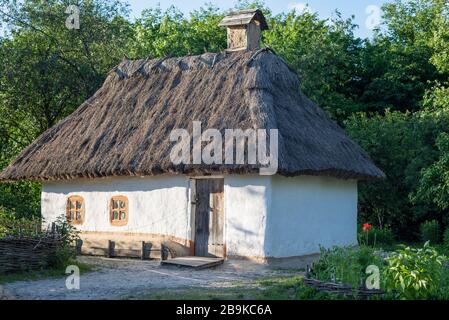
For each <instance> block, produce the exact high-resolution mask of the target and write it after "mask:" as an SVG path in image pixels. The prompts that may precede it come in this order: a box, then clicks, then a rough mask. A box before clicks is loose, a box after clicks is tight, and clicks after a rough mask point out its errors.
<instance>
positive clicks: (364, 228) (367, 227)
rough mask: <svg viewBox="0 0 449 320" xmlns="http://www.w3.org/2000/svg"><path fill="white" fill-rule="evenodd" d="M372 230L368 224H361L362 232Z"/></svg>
mask: <svg viewBox="0 0 449 320" xmlns="http://www.w3.org/2000/svg"><path fill="white" fill-rule="evenodd" d="M372 228H373V226H372V225H370V224H369V223H364V224H363V231H364V232H368V231H370V230H371V229H372Z"/></svg>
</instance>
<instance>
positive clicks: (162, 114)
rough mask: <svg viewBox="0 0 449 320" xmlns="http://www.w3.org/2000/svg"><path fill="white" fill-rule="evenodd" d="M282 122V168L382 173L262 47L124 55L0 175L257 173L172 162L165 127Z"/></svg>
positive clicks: (366, 175) (348, 175)
mask: <svg viewBox="0 0 449 320" xmlns="http://www.w3.org/2000/svg"><path fill="white" fill-rule="evenodd" d="M195 120H196V121H201V122H202V125H203V130H205V129H207V128H216V129H220V130H224V129H225V128H232V129H248V128H254V129H256V128H264V129H272V128H275V129H278V130H279V170H278V174H281V175H285V176H296V175H325V176H333V177H337V178H342V179H358V180H370V179H378V178H383V177H384V174H383V172H382V171H381V170H379V169H378V168H377V167H376V166H375V165H374V164H373V163H372V161H371V160H370V159H369V157H368V156H367V155H366V154H365V152H364V151H363V150H362V149H361V148H360V147H359V146H358V145H357V144H356V143H355V142H353V141H352V140H351V139H350V138H348V136H347V135H346V134H345V133H344V131H343V130H342V129H341V128H340V127H339V126H338V125H337V124H335V123H334V122H333V121H331V120H330V119H329V118H328V116H327V115H326V114H325V112H324V111H323V110H321V109H320V108H319V107H317V106H316V105H315V104H314V103H313V102H311V101H310V100H309V99H308V98H307V97H305V96H304V94H303V93H302V92H301V90H300V86H299V79H298V76H297V75H296V73H294V72H293V71H292V70H291V69H290V68H288V66H287V65H286V64H285V63H284V61H283V60H282V59H281V58H280V57H278V56H277V55H275V54H274V53H271V52H268V51H262V52H258V53H257V54H254V52H248V51H242V52H235V53H226V52H223V53H219V54H204V55H201V56H189V57H182V58H169V59H158V60H137V61H130V60H125V61H123V62H122V63H121V64H120V65H118V66H117V67H116V68H114V69H113V70H112V71H111V72H110V73H109V75H108V77H107V79H106V81H105V83H104V84H103V86H102V87H101V88H100V89H99V90H98V91H97V92H96V93H95V95H94V96H93V97H91V98H90V99H89V100H88V101H86V102H85V103H84V104H82V105H81V106H80V107H79V108H78V109H77V110H76V111H75V112H74V113H73V114H71V115H70V116H68V117H67V118H66V119H64V120H63V121H61V122H60V123H59V124H57V125H56V126H54V127H53V128H51V129H49V130H47V131H46V132H45V133H43V134H42V135H41V136H40V137H39V138H38V139H37V140H36V141H35V142H34V143H33V144H31V145H30V146H29V147H28V148H26V149H25V150H24V151H23V152H22V153H21V154H20V155H19V157H18V158H17V159H16V160H14V161H13V163H12V164H11V165H10V166H9V167H7V168H6V169H5V170H4V171H3V172H2V173H1V174H0V179H1V180H21V179H29V180H59V179H75V178H81V177H87V178H95V177H109V176H133V175H135V176H151V175H159V174H188V175H196V174H201V175H204V174H217V173H219V174H245V173H258V168H257V167H255V166H250V165H212V166H208V165H178V166H175V165H173V163H172V162H171V161H170V157H169V155H170V150H171V148H172V147H173V143H171V142H170V139H169V137H170V131H171V130H172V129H175V128H184V129H188V130H189V131H190V132H191V129H192V122H193V121H195Z"/></svg>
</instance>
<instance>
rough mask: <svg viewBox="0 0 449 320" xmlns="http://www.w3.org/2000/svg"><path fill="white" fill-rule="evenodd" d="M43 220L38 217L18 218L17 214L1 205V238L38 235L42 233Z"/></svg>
mask: <svg viewBox="0 0 449 320" xmlns="http://www.w3.org/2000/svg"><path fill="white" fill-rule="evenodd" d="M41 225H42V220H41V219H40V218H37V217H30V218H28V219H26V218H20V219H18V218H16V216H15V215H14V214H13V213H11V212H8V211H7V210H5V209H4V208H2V207H0V238H3V237H14V236H22V237H38V236H40V235H41V233H42V230H41Z"/></svg>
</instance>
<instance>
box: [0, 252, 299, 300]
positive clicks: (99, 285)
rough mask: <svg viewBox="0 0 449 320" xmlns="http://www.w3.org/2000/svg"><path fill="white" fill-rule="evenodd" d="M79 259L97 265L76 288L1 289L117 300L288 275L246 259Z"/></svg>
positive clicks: (58, 283) (33, 285)
mask: <svg viewBox="0 0 449 320" xmlns="http://www.w3.org/2000/svg"><path fill="white" fill-rule="evenodd" d="M79 260H80V261H81V262H83V263H87V264H91V265H94V266H96V267H97V271H93V272H89V273H86V274H82V275H81V277H80V289H79V290H68V289H67V288H66V286H65V281H66V278H58V279H46V280H37V281H20V282H14V283H9V284H6V285H4V286H3V288H1V287H0V290H2V289H3V294H4V295H6V296H9V297H10V298H15V299H31V300H35V299H52V300H53V299H55V300H65V299H73V300H79V299H81V300H84V299H120V298H122V297H124V296H127V295H130V294H133V293H135V292H139V291H148V290H153V289H154V290H155V291H157V290H158V289H170V288H177V289H179V288H221V287H226V288H229V287H233V286H235V285H237V284H239V285H241V284H242V283H244V284H247V285H248V286H251V283H252V282H254V281H255V280H256V279H260V278H269V277H275V276H276V277H279V276H282V275H287V274H288V273H285V272H283V271H279V270H270V269H268V268H266V267H264V266H260V265H257V264H252V263H249V262H246V261H245V262H243V261H226V262H225V264H223V265H221V266H218V267H215V268H213V269H206V270H191V269H185V268H178V267H166V266H164V267H162V266H160V264H159V262H157V261H140V260H121V259H120V260H119V259H107V258H98V257H81V258H79ZM290 274H291V273H290Z"/></svg>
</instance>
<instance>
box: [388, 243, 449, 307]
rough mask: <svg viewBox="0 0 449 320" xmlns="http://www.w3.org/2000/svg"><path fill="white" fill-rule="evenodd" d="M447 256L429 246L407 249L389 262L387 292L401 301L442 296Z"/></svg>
mask: <svg viewBox="0 0 449 320" xmlns="http://www.w3.org/2000/svg"><path fill="white" fill-rule="evenodd" d="M445 260H446V258H445V257H444V256H441V255H439V254H438V252H437V251H436V250H435V249H433V248H431V247H430V246H429V242H426V243H425V244H424V247H423V248H420V249H413V248H410V247H404V248H401V249H399V250H396V251H394V252H392V253H391V255H390V256H389V257H387V258H386V262H387V264H388V266H387V268H386V269H385V271H384V281H385V288H387V290H388V291H389V292H390V293H392V294H393V295H394V296H396V297H397V298H401V299H426V298H430V297H436V296H438V294H439V290H440V282H441V280H442V277H443V275H444V266H443V262H444V261H445Z"/></svg>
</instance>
